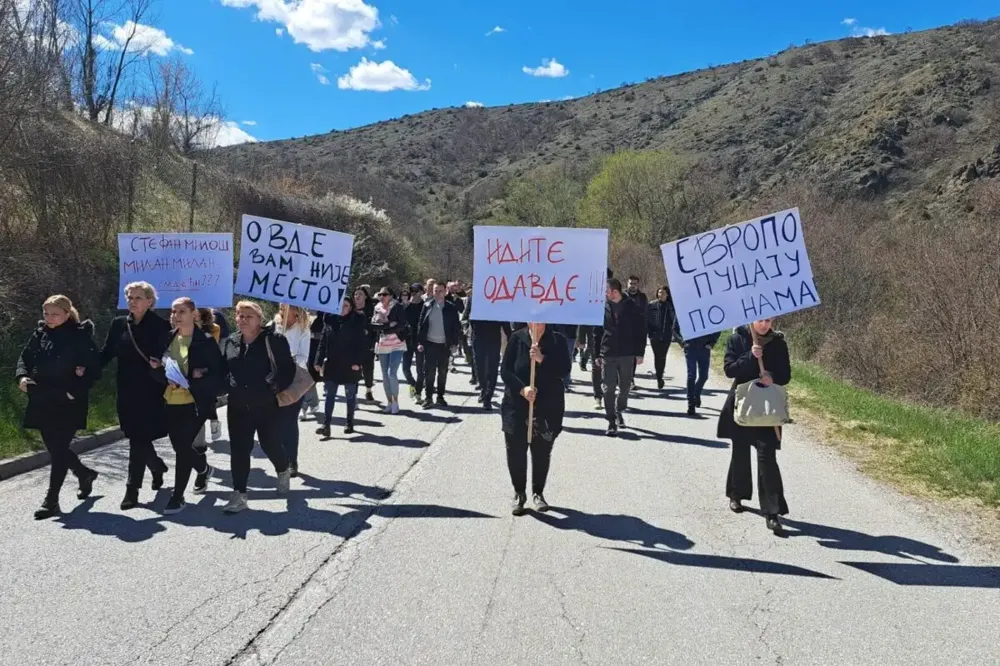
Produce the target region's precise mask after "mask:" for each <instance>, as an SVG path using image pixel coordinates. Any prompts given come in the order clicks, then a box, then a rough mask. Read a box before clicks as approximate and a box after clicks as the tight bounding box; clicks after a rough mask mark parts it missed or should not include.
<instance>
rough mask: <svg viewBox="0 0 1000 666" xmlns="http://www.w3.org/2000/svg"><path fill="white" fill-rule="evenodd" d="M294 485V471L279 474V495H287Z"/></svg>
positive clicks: (289, 470)
mask: <svg viewBox="0 0 1000 666" xmlns="http://www.w3.org/2000/svg"><path fill="white" fill-rule="evenodd" d="M291 485H292V470H291V469H286V470H285V471H284V472H280V473H279V474H278V494H279V495H285V494H287V493H288V489H289V488H290V487H291Z"/></svg>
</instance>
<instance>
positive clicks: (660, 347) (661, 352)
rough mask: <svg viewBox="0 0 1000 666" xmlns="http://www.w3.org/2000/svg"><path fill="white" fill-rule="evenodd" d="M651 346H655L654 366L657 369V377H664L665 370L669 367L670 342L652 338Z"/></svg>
mask: <svg viewBox="0 0 1000 666" xmlns="http://www.w3.org/2000/svg"><path fill="white" fill-rule="evenodd" d="M649 346H650V347H652V348H653V367H654V369H655V370H656V378H657V379H663V371H664V370H665V369H666V367H667V352H668V351H670V342H669V341H666V340H654V339H652V338H650V339H649Z"/></svg>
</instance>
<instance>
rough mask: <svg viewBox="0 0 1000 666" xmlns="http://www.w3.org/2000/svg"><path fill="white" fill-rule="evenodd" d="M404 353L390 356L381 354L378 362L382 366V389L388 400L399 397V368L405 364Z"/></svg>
mask: <svg viewBox="0 0 1000 666" xmlns="http://www.w3.org/2000/svg"><path fill="white" fill-rule="evenodd" d="M403 353H404V352H403V351H402V350H400V351H394V352H392V353H390V354H379V355H378V362H379V364H380V365H381V366H382V387H383V388H385V397H386V398H398V397H399V366H400V364H401V363H402V362H403Z"/></svg>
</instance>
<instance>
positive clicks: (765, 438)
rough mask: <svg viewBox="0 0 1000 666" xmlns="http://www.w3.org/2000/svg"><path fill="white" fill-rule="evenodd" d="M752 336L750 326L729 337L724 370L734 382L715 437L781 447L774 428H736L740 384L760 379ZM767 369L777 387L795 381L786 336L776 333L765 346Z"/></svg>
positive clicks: (720, 416) (743, 327)
mask: <svg viewBox="0 0 1000 666" xmlns="http://www.w3.org/2000/svg"><path fill="white" fill-rule="evenodd" d="M752 347H753V336H751V335H750V329H749V328H748V327H747V326H740V327H739V328H737V329H736V331H735V332H734V333H733V334H732V335H731V336H729V340H728V342H727V343H726V358H725V360H724V361H723V367H724V368H725V371H726V377H729V378H730V379H732V380H733V385H732V387H731V388H730V389H729V395H728V397H726V404H725V405H723V407H722V412H721V413H720V414H719V425H718V430H717V432H716V435H717V436H718V437H719V439H739V438H748V439H751V440H752V441H751V443H754V444H757V443H761V442H762V443H765V444H768V445H772V446H775V447H776V448H781V445H780V442H779V441H778V437H777V435H776V433H775V432H774V428H746V427H743V426H739V425H736V418H735V409H736V387H737V386H738V385H739V384H745V383H746V382H749V381H753V380H754V379H758V378H759V377H760V368H759V367H758V364H757V359H755V358H754V357H753V354H752V353H751V348H752ZM763 360H764V369H765V370H767V371H768V372H769V373H771V378H772V379H773V380H774V383H775V384H778V385H780V386H786V385H787V384H788V383H789V382H790V381H792V364H791V360H790V359H789V357H788V343H787V342H786V341H785V336H784V335H782V334H781V333H777V334H776V335H775V337H774V339H773V340H771V342H770V343H768V344H767V345H765V346H764V358H763Z"/></svg>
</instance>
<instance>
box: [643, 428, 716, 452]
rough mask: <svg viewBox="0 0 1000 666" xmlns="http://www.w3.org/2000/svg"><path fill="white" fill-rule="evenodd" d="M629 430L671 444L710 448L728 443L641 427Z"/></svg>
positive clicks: (646, 437) (644, 437)
mask: <svg viewBox="0 0 1000 666" xmlns="http://www.w3.org/2000/svg"><path fill="white" fill-rule="evenodd" d="M629 430H631V431H633V432H637V433H639V434H641V435H642V436H643V437H642V438H643V439H655V440H657V441H659V442H669V443H671V444H691V445H693V446H705V447H708V448H710V449H728V448H729V444H727V443H725V442H721V441H719V440H717V439H701V438H700V437H688V436H687V435H678V434H676V433H671V432H653V431H652V430H643V429H642V428H634V427H631V426H630V427H629Z"/></svg>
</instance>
